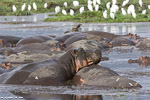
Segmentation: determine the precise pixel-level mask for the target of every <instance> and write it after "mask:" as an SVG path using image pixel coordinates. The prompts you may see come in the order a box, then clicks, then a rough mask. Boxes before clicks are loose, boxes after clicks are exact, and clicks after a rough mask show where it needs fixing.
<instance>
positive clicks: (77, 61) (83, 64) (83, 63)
mask: <svg viewBox="0 0 150 100" xmlns="http://www.w3.org/2000/svg"><path fill="white" fill-rule="evenodd" d="M75 63H76V72H78V70H79V69H81V68H83V67H85V66H87V65H88V64H87V61H86V60H83V61H82V62H80V61H79V59H75ZM81 63H82V64H81Z"/></svg>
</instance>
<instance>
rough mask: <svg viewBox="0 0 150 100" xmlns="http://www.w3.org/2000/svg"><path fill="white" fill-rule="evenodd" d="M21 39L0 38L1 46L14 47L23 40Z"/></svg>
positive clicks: (11, 37) (13, 37)
mask: <svg viewBox="0 0 150 100" xmlns="http://www.w3.org/2000/svg"><path fill="white" fill-rule="evenodd" d="M21 39H22V38H20V37H15V36H0V46H1V47H14V46H16V44H17V42H18V41H19V40H21Z"/></svg>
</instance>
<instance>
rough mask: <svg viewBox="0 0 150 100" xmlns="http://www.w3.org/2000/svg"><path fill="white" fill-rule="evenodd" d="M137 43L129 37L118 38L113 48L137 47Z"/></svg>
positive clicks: (113, 42) (113, 43) (114, 41)
mask: <svg viewBox="0 0 150 100" xmlns="http://www.w3.org/2000/svg"><path fill="white" fill-rule="evenodd" d="M135 45H136V43H135V42H134V41H133V40H132V39H129V38H128V37H118V38H115V39H114V40H113V41H112V47H115V46H135Z"/></svg>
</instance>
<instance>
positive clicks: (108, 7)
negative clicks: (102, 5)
mask: <svg viewBox="0 0 150 100" xmlns="http://www.w3.org/2000/svg"><path fill="white" fill-rule="evenodd" d="M106 8H107V9H108V10H109V9H110V2H108V3H107V4H106Z"/></svg>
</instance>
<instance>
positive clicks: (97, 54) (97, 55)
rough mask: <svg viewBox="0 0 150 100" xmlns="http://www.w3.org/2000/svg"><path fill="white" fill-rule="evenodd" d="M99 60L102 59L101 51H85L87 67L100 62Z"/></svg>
mask: <svg viewBox="0 0 150 100" xmlns="http://www.w3.org/2000/svg"><path fill="white" fill-rule="evenodd" d="M101 58H102V54H101V50H99V49H96V50H90V51H87V62H88V65H92V64H97V63H99V62H100V61H101Z"/></svg>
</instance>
